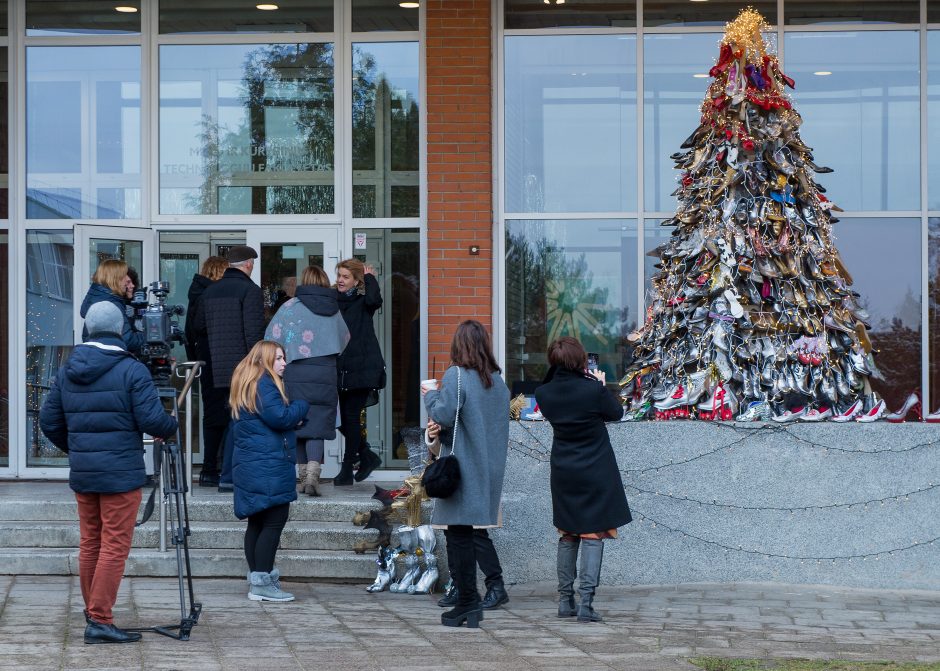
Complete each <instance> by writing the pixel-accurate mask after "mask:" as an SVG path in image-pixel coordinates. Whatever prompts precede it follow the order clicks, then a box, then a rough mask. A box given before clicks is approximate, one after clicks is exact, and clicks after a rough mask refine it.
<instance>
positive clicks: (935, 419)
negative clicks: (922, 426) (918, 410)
mask: <svg viewBox="0 0 940 671" xmlns="http://www.w3.org/2000/svg"><path fill="white" fill-rule="evenodd" d="M924 421H925V422H930V423H931V424H940V408H937V409H936V410H934V411H933V412H932V413H930V414H929V415H927V416H925V417H924Z"/></svg>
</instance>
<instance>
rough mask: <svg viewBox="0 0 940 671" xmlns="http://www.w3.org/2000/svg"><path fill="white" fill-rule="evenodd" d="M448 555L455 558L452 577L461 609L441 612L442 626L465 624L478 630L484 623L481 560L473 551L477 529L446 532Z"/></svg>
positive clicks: (468, 528)
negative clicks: (479, 583)
mask: <svg viewBox="0 0 940 671" xmlns="http://www.w3.org/2000/svg"><path fill="white" fill-rule="evenodd" d="M446 535H447V547H448V550H449V552H448V555H449V556H450V558H451V565H450V575H451V577H452V578H453V579H454V583H455V584H456V585H457V606H456V607H455V608H454V609H453V610H449V611H447V612H446V613H441V624H443V625H444V626H445V627H459V626H460V625H462V624H463V623H464V622H466V623H467V626H468V627H470V628H472V629H475V628H477V627H479V626H480V622H481V621H482V620H483V609H482V608H480V594H479V592H477V558H476V553H475V552H474V548H473V529H471V528H470V527H469V526H466V527H456V529H455V528H454V527H449V528H448V529H447V532H446Z"/></svg>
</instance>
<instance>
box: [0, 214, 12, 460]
mask: <svg viewBox="0 0 940 671" xmlns="http://www.w3.org/2000/svg"><path fill="white" fill-rule="evenodd" d="M9 241H10V236H9V235H8V234H7V232H6V231H0V278H4V280H3V281H2V282H0V466H9V465H10V393H9V390H10V366H9V361H10V358H9V357H10V338H9V335H10V334H9V329H10V284H9V283H8V282H7V281H6V278H7V277H9V274H8V271H9V269H10V266H9V259H10V256H9Z"/></svg>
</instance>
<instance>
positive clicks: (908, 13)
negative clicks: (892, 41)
mask: <svg viewBox="0 0 940 671" xmlns="http://www.w3.org/2000/svg"><path fill="white" fill-rule="evenodd" d="M783 16H784V18H785V20H786V22H787V23H788V24H790V25H793V24H808V23H918V22H919V21H920V1H919V0H891V1H890V2H884V1H883V0H786V2H784V3H783Z"/></svg>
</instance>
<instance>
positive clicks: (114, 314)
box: [85, 301, 124, 336]
mask: <svg viewBox="0 0 940 671" xmlns="http://www.w3.org/2000/svg"><path fill="white" fill-rule="evenodd" d="M85 327H86V328H87V329H88V335H89V336H93V335H95V334H97V333H117V334H120V333H122V332H123V331H124V315H123V314H121V310H120V309H119V308H118V307H117V306H116V305H114V304H112V303H109V302H108V301H101V302H99V303H95V304H94V305H92V306H91V307H90V308H88V312H86V313H85Z"/></svg>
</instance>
